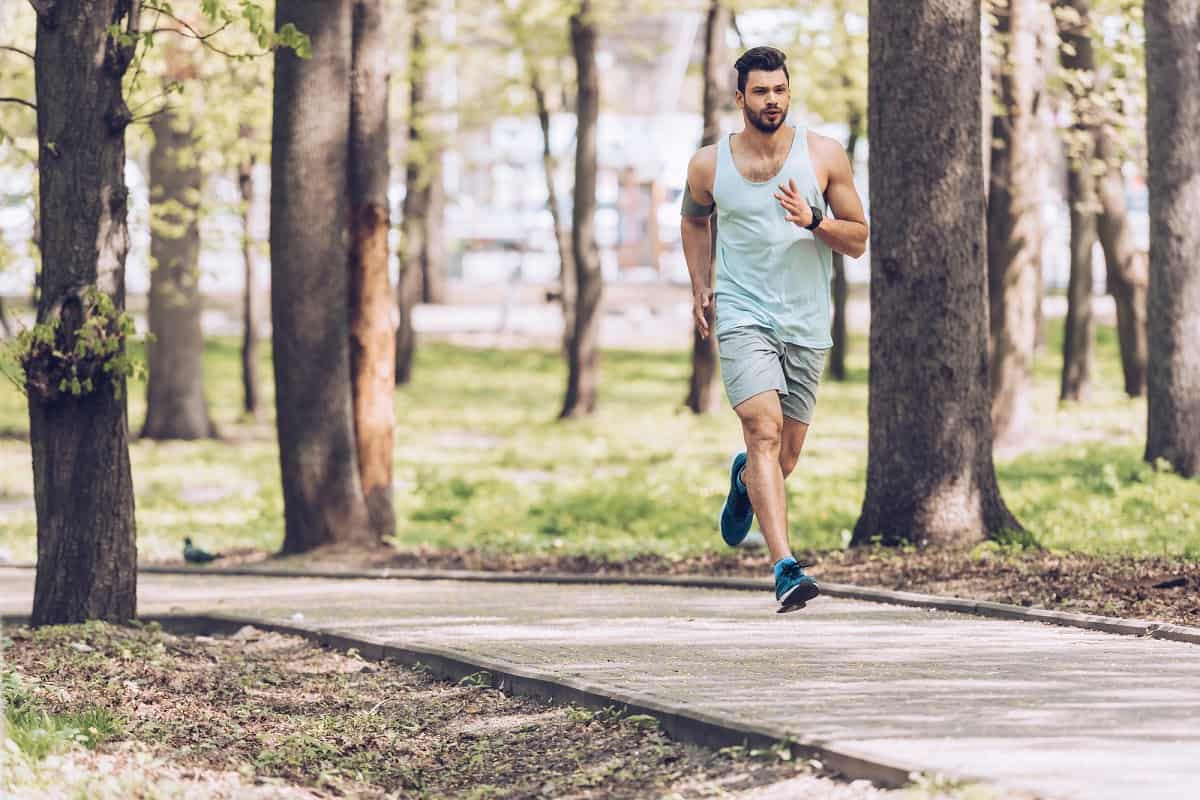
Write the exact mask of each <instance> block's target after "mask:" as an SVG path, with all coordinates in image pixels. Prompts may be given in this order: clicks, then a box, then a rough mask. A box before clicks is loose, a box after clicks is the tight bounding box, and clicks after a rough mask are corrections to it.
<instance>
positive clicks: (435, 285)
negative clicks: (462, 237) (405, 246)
mask: <svg viewBox="0 0 1200 800" xmlns="http://www.w3.org/2000/svg"><path fill="white" fill-rule="evenodd" d="M433 136H434V135H433V134H426V138H427V139H432V138H433ZM431 144H433V145H434V149H433V152H432V153H430V155H429V160H428V161H427V163H426V165H425V168H424V169H425V172H426V174H427V176H428V177H426V179H425V181H426V185H425V191H426V192H427V193H428V196H429V199H428V201H427V202H426V205H425V215H424V218H423V221H424V223H425V235H424V237H423V239H424V242H425V252H423V253H422V254H421V301H422V302H424V303H444V302H446V222H445V220H446V183H445V180H446V179H445V174H444V172H443V170H442V161H443V160H444V158H445V155H444V154H443V153H442V151H441V149H440V146H439V145H438V143H437V142H431Z"/></svg>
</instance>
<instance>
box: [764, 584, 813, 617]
mask: <svg viewBox="0 0 1200 800" xmlns="http://www.w3.org/2000/svg"><path fill="white" fill-rule="evenodd" d="M820 593H821V587H820V586H818V585H817V584H816V583H815V582H805V583H799V584H796V585H795V586H793V587H792V590H791V591H790V592H788V593H787V594H785V595H784V596H783V597H781V598H779V609H778V610H777V611H776V612H775V613H776V614H786V613H788V612H789V611H799V610H800V609H802V608H804V606H806V605H807V604H808V601H809V600H812V599H813V598H814V597H816V596H817V595H819V594H820Z"/></svg>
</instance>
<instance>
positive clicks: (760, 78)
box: [737, 69, 791, 133]
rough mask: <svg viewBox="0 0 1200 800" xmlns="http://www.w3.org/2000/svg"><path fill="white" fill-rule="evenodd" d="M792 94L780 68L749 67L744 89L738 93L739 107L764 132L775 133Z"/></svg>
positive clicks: (786, 112)
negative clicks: (771, 70)
mask: <svg viewBox="0 0 1200 800" xmlns="http://www.w3.org/2000/svg"><path fill="white" fill-rule="evenodd" d="M790 101H791V93H790V91H789V89H788V79H787V75H785V74H784V72H783V70H782V69H777V70H774V71H773V72H764V71H763V70H758V69H754V70H750V73H749V74H748V75H747V76H746V90H745V91H744V92H738V93H737V103H738V106H739V107H740V108H741V109H742V111H743V112H745V114H746V119H747V120H749V122H750V124H751V125H753V126H754V127H756V128H758V129H759V130H760V131H762V132H763V133H774V132H775V131H776V130H777V129H778V128H779V126H780V125H782V124H783V121H784V120H786V119H787V115H788V105H789V103H790Z"/></svg>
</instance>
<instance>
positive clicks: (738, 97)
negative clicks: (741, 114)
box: [733, 89, 746, 108]
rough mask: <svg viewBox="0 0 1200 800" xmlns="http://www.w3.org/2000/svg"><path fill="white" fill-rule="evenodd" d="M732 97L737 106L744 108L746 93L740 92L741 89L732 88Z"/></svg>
mask: <svg viewBox="0 0 1200 800" xmlns="http://www.w3.org/2000/svg"><path fill="white" fill-rule="evenodd" d="M733 99H734V101H735V102H736V103H737V107H738V108H744V107H745V106H746V95H745V94H743V93H742V90H741V89H734V90H733Z"/></svg>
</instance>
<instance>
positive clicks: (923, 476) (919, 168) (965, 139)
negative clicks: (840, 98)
mask: <svg viewBox="0 0 1200 800" xmlns="http://www.w3.org/2000/svg"><path fill="white" fill-rule="evenodd" d="M870 13H871V28H870V34H869V36H870V54H871V55H870V90H869V94H870V100H869V103H868V115H869V123H868V124H869V131H870V137H871V170H870V172H871V197H872V198H874V200H873V203H874V208H875V213H874V215H873V216H874V219H875V224H874V225H873V226H872V230H871V236H872V239H871V334H870V340H871V370H870V377H869V382H870V395H869V401H868V414H869V423H870V424H869V441H868V451H867V489H866V496H865V498H864V500H863V511H862V516H861V517H860V518H859V520H858V523H857V524H856V525H855V528H854V536H853V539H852V541H853V543H854V544H856V545H862V544H867V543H870V542H871V541H872V540H873V539H874V538H875V537H876V536H878V537H880V539H881V540H882V541H883V542H885V543H888V544H893V543H898V542H903V541H907V542H915V543H920V544H937V545H954V546H963V545H969V544H972V543H974V542H977V541H979V540H980V539H982V538H984V537H985V536H987V535H988V534H991V533H995V532H997V531H1000V530H1004V529H1018V528H1019V527H1020V526H1019V525H1018V523H1017V521H1016V519H1014V518H1013V516H1012V514H1011V513H1010V512H1009V511H1008V509H1007V507H1006V506H1005V504H1004V501H1003V500H1002V499H1001V496H1000V490H999V487H998V486H997V483H996V474H995V469H994V468H993V465H992V431H991V417H990V414H989V409H990V399H989V396H988V389H987V385H988V384H987V373H988V363H987V356H986V353H987V335H988V332H987V323H986V320H987V295H986V285H985V271H986V267H985V264H984V258H985V253H986V250H985V244H986V242H985V230H984V208H983V201H984V194H983V156H982V153H981V150H980V146H981V142H982V136H981V130H980V123H981V119H982V113H981V109H980V99H981V93H980V90H981V85H980V78H979V74H980V55H981V54H980V43H979V29H980V4H979V3H978V1H977V0H937V1H936V2H935V0H921V1H920V2H914V3H907V4H904V5H903V6H900V7H896V6H895V4H894V3H892V2H891V1H890V0H872V2H871V9H870ZM913 208H921V209H923V211H922V213H921V214H918V215H915V216H914V215H913V214H911V213H910V212H911V209H913ZM918 387H923V389H922V388H918Z"/></svg>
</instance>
